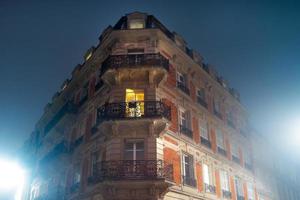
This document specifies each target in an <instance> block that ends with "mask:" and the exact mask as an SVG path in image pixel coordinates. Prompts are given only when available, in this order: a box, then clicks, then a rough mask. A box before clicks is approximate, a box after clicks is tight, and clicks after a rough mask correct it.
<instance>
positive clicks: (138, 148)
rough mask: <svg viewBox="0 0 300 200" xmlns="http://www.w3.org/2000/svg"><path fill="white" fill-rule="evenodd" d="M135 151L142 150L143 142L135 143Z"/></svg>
mask: <svg viewBox="0 0 300 200" xmlns="http://www.w3.org/2000/svg"><path fill="white" fill-rule="evenodd" d="M136 149H137V150H144V142H137V143H136Z"/></svg>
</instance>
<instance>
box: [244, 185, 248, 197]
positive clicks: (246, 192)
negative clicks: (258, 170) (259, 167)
mask: <svg viewBox="0 0 300 200" xmlns="http://www.w3.org/2000/svg"><path fill="white" fill-rule="evenodd" d="M243 189H244V197H245V199H248V190H247V183H246V182H244V183H243Z"/></svg>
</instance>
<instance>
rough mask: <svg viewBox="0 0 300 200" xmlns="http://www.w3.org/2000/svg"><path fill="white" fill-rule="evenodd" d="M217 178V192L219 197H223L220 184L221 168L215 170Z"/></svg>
mask: <svg viewBox="0 0 300 200" xmlns="http://www.w3.org/2000/svg"><path fill="white" fill-rule="evenodd" d="M215 178H216V194H217V197H219V198H220V197H221V184H220V172H219V170H216V171H215Z"/></svg>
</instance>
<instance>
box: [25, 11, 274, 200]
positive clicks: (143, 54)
mask: <svg viewBox="0 0 300 200" xmlns="http://www.w3.org/2000/svg"><path fill="white" fill-rule="evenodd" d="M253 143H255V141H254V142H253V139H252V134H251V133H250V132H249V129H248V125H247V113H246V110H245V108H244V107H243V106H242V105H241V104H240V101H239V94H238V92H236V90H234V89H232V88H230V87H229V85H228V83H227V81H226V80H224V79H223V78H222V77H221V76H219V75H218V74H217V72H216V71H215V70H214V68H213V67H212V66H210V65H207V64H204V63H203V59H202V57H201V56H200V55H199V54H198V53H196V52H195V51H193V50H191V49H189V48H188V47H187V46H186V42H185V41H184V39H183V38H182V37H181V36H179V35H178V34H176V33H172V32H170V31H169V30H168V29H167V28H166V27H164V26H163V25H162V24H161V23H160V22H159V21H158V20H157V19H156V18H155V17H153V16H151V15H147V14H144V13H132V14H128V15H126V16H124V17H122V18H121V19H120V20H119V21H118V22H117V24H116V25H115V26H114V27H112V26H109V27H108V28H107V29H105V30H104V32H103V33H102V34H101V36H100V37H99V44H98V45H97V46H96V47H92V48H90V49H89V50H88V51H87V53H86V55H85V61H84V63H83V64H80V65H77V66H76V67H75V69H74V71H73V72H72V78H71V80H66V81H65V82H64V83H63V85H62V87H61V90H60V91H59V92H58V93H57V94H55V95H54V96H53V99H52V102H51V103H49V104H47V106H46V107H45V112H44V114H43V116H42V117H41V119H40V120H39V121H38V123H37V124H36V129H35V131H34V132H33V133H32V135H31V138H30V142H29V149H30V152H31V153H32V156H33V157H34V158H35V160H36V161H35V164H34V166H35V167H34V168H33V169H34V170H33V178H32V183H31V187H30V189H29V190H30V191H29V192H28V195H27V196H28V199H31V200H34V199H70V200H71V199H74V200H75V199H86V200H87V199H89V200H98V199H99V200H102V199H114V200H117V199H118V200H119V199H120V200H134V199H136V200H137V199H149V200H150V199H151V200H152V199H165V200H168V199H178V200H179V199H181V200H191V199H195V200H196V199H199V200H200V199H232V200H240V199H245V200H247V199H252V200H259V194H258V189H257V188H258V185H257V183H258V179H259V177H257V176H256V173H255V168H256V166H255V165H254V164H255V163H254V162H253V154H252V153H253V151H252V148H253V145H252V144H253ZM267 184H268V183H267ZM267 188H268V187H267V185H263V186H261V185H260V187H259V191H262V192H264V190H265V189H266V190H267ZM270 190H271V189H270ZM270 190H268V192H265V194H267V195H265V196H264V198H263V199H264V200H271V199H276V197H275V196H274V195H272V191H270ZM260 199H262V198H260Z"/></svg>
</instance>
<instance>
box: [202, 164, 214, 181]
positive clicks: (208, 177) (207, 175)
mask: <svg viewBox="0 0 300 200" xmlns="http://www.w3.org/2000/svg"><path fill="white" fill-rule="evenodd" d="M203 182H204V183H205V184H206V185H214V184H213V174H212V168H211V167H209V166H208V165H207V164H203Z"/></svg>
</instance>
